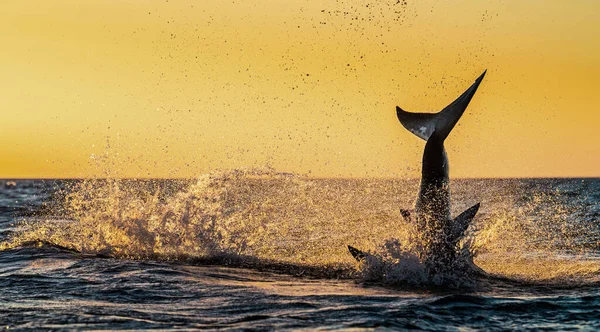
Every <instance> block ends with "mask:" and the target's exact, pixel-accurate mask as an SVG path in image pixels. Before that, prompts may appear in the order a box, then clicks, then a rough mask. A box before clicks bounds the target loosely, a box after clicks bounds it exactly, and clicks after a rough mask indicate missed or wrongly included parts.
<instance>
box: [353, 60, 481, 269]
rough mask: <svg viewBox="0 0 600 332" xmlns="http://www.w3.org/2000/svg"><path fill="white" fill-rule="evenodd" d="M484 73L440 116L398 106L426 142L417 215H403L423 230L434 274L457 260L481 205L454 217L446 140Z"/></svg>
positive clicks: (424, 257)
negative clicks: (452, 216)
mask: <svg viewBox="0 0 600 332" xmlns="http://www.w3.org/2000/svg"><path fill="white" fill-rule="evenodd" d="M485 73H486V72H485V71H484V72H483V74H481V76H479V77H478V78H477V80H475V83H473V85H471V87H469V88H468V89H467V90H466V91H465V92H464V93H463V94H462V95H460V97H458V98H457V99H456V100H455V101H453V102H452V103H451V104H450V105H448V106H446V107H445V108H444V109H443V110H441V111H440V112H438V113H411V112H406V111H404V110H403V109H401V108H400V107H397V106H396V114H397V116H398V120H400V123H401V124H402V125H403V126H404V128H406V129H408V131H410V132H411V133H413V134H415V135H416V136H417V137H419V138H421V139H423V140H425V141H426V142H427V143H426V144H425V151H424V152H423V165H422V172H421V188H420V190H419V197H418V199H417V202H416V205H415V209H414V212H412V213H411V211H408V210H403V209H401V210H400V212H401V214H402V216H403V217H404V218H405V219H406V220H407V221H410V222H414V223H416V225H417V227H418V228H419V229H420V231H421V233H422V234H421V235H422V237H423V239H424V245H423V251H422V252H421V259H422V260H423V261H424V262H425V263H426V264H428V265H429V266H430V267H432V271H434V272H435V271H439V270H441V269H444V268H445V267H449V266H451V265H452V263H453V262H454V261H455V260H456V258H457V255H458V248H457V247H458V243H459V242H460V240H461V239H462V238H463V237H464V235H465V232H466V230H467V228H468V227H469V224H470V223H471V221H472V220H473V218H474V217H475V214H477V211H478V210H479V206H480V204H479V203H477V204H475V205H474V206H472V207H470V208H469V209H467V210H466V211H464V212H463V213H461V214H460V215H458V216H457V217H456V218H454V219H452V218H451V216H450V185H449V184H450V183H449V178H448V157H447V155H446V150H445V148H444V141H445V140H446V138H447V137H448V135H449V134H450V132H451V131H452V129H453V128H454V126H455V125H456V123H457V122H458V120H459V119H460V117H461V116H462V114H463V113H464V112H465V110H466V108H467V106H468V105H469V102H470V101H471V99H472V98H473V95H474V94H475V92H476V91H477V88H478V87H479V84H480V83H481V81H482V80H483V77H484V76H485ZM413 214H414V216H413ZM348 250H349V251H350V254H352V256H353V257H354V258H355V259H356V260H358V261H361V260H364V259H365V258H366V257H367V254H366V253H364V252H363V251H361V250H358V249H356V248H354V247H351V246H348Z"/></svg>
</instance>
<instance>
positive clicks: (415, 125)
mask: <svg viewBox="0 0 600 332" xmlns="http://www.w3.org/2000/svg"><path fill="white" fill-rule="evenodd" d="M485 73H486V71H484V72H483V74H481V76H479V77H478V78H477V79H476V80H475V83H473V85H471V86H470V87H469V88H468V89H467V91H465V92H463V94H462V95H460V97H458V98H456V100H455V101H453V102H452V103H451V104H450V105H448V106H446V107H445V108H444V109H443V110H441V111H440V112H438V113H411V112H406V111H404V110H403V109H401V108H400V107H398V106H396V115H397V116H398V120H400V123H401V124H402V125H403V126H404V128H406V129H408V131H410V132H411V133H413V134H415V135H417V136H418V137H420V138H422V139H424V140H426V141H427V140H428V139H429V137H431V135H432V134H433V132H434V131H435V132H436V135H437V136H438V137H440V138H441V139H442V140H445V139H446V137H447V136H448V135H449V134H450V132H451V131H452V128H454V125H456V123H457V122H458V120H459V119H460V117H461V116H462V115H463V113H464V112H465V110H466V109H467V106H468V105H469V102H470V101H471V99H472V98H473V95H475V91H477V88H478V87H479V84H480V83H481V81H482V80H483V77H484V76H485Z"/></svg>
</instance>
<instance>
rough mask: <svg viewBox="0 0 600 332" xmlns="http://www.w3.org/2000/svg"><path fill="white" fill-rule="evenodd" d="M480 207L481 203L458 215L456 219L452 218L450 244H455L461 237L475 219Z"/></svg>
mask: <svg viewBox="0 0 600 332" xmlns="http://www.w3.org/2000/svg"><path fill="white" fill-rule="evenodd" d="M480 205H481V203H477V204H475V205H473V206H471V207H470V208H468V209H467V210H465V211H464V212H463V213H461V214H460V215H458V217H456V218H454V221H453V222H452V233H451V234H450V241H451V242H454V243H456V242H458V241H459V240H460V239H461V238H462V237H463V235H464V234H465V231H466V230H467V228H468V227H469V225H470V224H471V221H473V218H475V215H476V214H477V211H478V210H479V206H480Z"/></svg>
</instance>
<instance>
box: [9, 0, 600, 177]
mask: <svg viewBox="0 0 600 332" xmlns="http://www.w3.org/2000/svg"><path fill="white" fill-rule="evenodd" d="M406 1H407V2H406V3H405V4H404V3H403V2H402V1H401V2H399V3H397V1H396V0H392V1H388V0H381V1H365V0H356V1H352V0H339V1H325V2H323V1H314V0H286V1H282V0H263V1H222V0H204V1H176V0H168V1H150V0H148V1H139V0H138V1H134V0H130V1H121V0H120V1H117V0H114V1H106V0H91V1H79V0H54V1H26V0H22V1H2V3H1V4H0V29H1V31H2V34H1V35H0V43H1V47H0V73H2V75H0V89H1V90H0V91H2V92H1V93H0V96H1V98H0V111H1V112H2V118H1V119H2V121H1V122H0V177H1V178H17V177H18V178H20V177H36V178H38V177H82V176H83V177H94V176H106V175H109V176H126V177H148V176H151V177H174V176H177V177H180V176H196V175H199V174H201V173H205V172H207V171H210V170H213V169H222V168H240V167H262V166H267V165H268V166H271V167H273V168H275V169H276V170H279V171H287V172H298V173H310V175H312V176H358V177H374V176H377V177H379V176H383V177H388V176H393V177H398V176H402V177H404V176H408V177H413V176H418V175H419V169H420V159H421V154H422V150H423V146H424V143H423V142H422V141H421V140H419V139H418V138H416V137H414V136H413V135H412V134H410V133H408V132H407V131H406V130H405V129H403V128H402V126H401V125H400V124H399V123H398V122H397V120H396V116H395V106H396V105H399V106H401V107H403V108H404V109H406V110H408V111H415V112H419V111H420V112H423V111H434V110H439V109H441V108H442V107H444V106H446V105H447V104H448V103H449V102H450V101H452V100H453V99H454V98H455V97H456V96H458V95H459V94H460V93H461V92H462V91H463V90H464V89H466V88H467V87H468V86H469V85H470V84H471V83H472V82H473V81H474V79H475V78H476V77H477V76H478V75H479V74H481V72H482V71H483V70H484V69H488V74H487V75H486V77H485V80H484V82H483V83H482V85H481V86H480V88H479V91H478V92H477V95H476V96H475V98H474V99H473V101H472V103H471V105H470V107H469V108H468V109H467V113H466V114H465V116H464V117H463V118H462V119H461V121H460V122H459V126H458V127H457V128H456V129H455V130H454V131H453V133H452V134H451V136H450V137H449V139H448V140H447V141H446V142H447V144H446V146H447V149H448V154H449V158H450V165H451V176H452V177H538V176H544V177H545V176H558V177H562V176H600V147H599V146H600V145H599V144H598V143H599V142H600V130H598V129H597V127H598V125H600V115H599V114H600V93H598V88H599V87H600V52H599V51H600V43H598V41H597V40H598V36H599V35H600V23H598V22H599V21H598V20H597V17H598V16H599V14H600V11H599V9H600V2H598V1H595V0H588V1H586V0H581V1H576V2H558V1H545V0H531V1H517V0H513V1H431V0H429V1H418V2H416V1H411V0H406Z"/></svg>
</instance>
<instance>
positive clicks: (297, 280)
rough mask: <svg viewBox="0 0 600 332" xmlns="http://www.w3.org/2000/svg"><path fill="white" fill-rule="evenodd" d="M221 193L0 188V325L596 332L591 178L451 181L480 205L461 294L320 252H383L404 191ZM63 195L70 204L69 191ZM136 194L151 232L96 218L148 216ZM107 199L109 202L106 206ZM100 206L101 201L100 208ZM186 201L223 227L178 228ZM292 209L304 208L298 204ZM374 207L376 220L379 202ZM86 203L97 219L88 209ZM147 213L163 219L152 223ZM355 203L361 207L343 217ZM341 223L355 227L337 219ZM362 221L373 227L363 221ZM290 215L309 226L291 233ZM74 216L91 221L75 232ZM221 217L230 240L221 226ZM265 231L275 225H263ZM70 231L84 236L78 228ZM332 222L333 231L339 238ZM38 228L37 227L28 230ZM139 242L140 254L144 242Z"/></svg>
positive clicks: (310, 186) (299, 183)
mask: <svg viewBox="0 0 600 332" xmlns="http://www.w3.org/2000/svg"><path fill="white" fill-rule="evenodd" d="M228 179H229V178H228ZM230 180H231V179H229V180H227V181H230ZM227 181H225V182H227ZM231 181H234V182H236V181H237V182H236V183H237V185H236V186H231V185H229V184H224V185H223V184H222V183H221V182H219V184H218V185H217V186H216V187H215V186H214V182H213V186H212V187H211V186H208V187H206V186H204V187H201V188H212V189H215V188H217V189H218V190H219V193H221V194H220V195H221V196H218V198H215V197H212V196H210V195H208V194H207V196H206V197H204V196H202V195H199V194H198V192H197V191H198V190H200V189H199V188H196V187H191V189H190V185H191V184H190V183H191V182H190V183H186V182H185V181H179V182H176V181H173V182H169V181H163V182H160V181H154V182H153V181H145V182H143V181H138V183H137V184H136V185H135V190H133V191H131V190H129V191H126V190H124V189H119V192H124V191H126V195H123V196H119V194H115V192H114V191H110V193H109V194H107V192H105V191H101V190H99V191H94V190H92V191H89V188H88V191H87V192H86V193H85V194H86V195H84V196H85V197H86V200H87V202H88V203H90V202H93V204H91V203H90V205H83V206H82V205H81V204H79V203H78V204H79V205H78V204H75V205H73V202H74V201H77V198H78V197H81V195H82V191H81V187H77V188H76V189H74V188H75V187H74V186H73V183H76V182H77V181H71V182H69V181H66V182H65V181H50V180H46V181H39V180H35V181H34V180H17V181H14V183H12V181H5V180H2V181H0V185H1V187H0V230H1V232H2V233H1V240H2V241H3V251H0V326H4V327H6V328H10V329H11V330H12V329H30V330H39V329H53V330H73V329H81V330H92V329H101V330H139V329H161V330H162V329H188V330H189V329H257V330H273V329H277V330H282V329H308V330H314V329H372V328H389V329H394V330H398V329H424V330H435V331H438V330H464V329H467V330H468V329H475V330H482V329H483V330H525V329H531V330H540V329H542V330H559V331H564V330H597V329H600V290H599V289H598V288H599V287H598V286H600V283H599V275H600V272H599V271H600V260H599V259H598V243H599V242H600V237H599V236H598V234H599V232H598V228H597V227H598V221H599V215H600V205H599V201H600V180H599V179H555V180H547V179H540V180H510V179H509V180H462V181H455V182H454V183H453V184H452V185H453V186H454V187H455V188H456V189H455V190H454V192H453V194H454V196H453V201H455V204H457V205H458V207H457V209H460V208H462V206H467V205H469V203H470V202H471V201H472V200H473V199H476V198H479V200H480V201H481V202H482V206H484V207H485V206H487V208H485V209H482V212H481V216H480V217H479V219H478V224H477V225H476V227H474V230H473V237H474V239H475V240H476V242H477V241H478V243H479V247H478V248H479V249H478V252H477V256H476V258H475V262H476V263H477V264H478V265H480V266H481V267H482V268H483V269H485V270H486V271H488V272H489V273H490V275H488V276H480V277H478V278H477V279H476V280H470V281H469V283H468V285H467V286H464V285H460V284H459V285H458V286H457V284H456V283H454V282H453V283H449V284H448V285H445V284H443V283H442V284H439V283H438V284H428V283H427V282H425V283H411V282H406V279H403V278H402V277H400V278H399V279H398V276H395V277H394V278H392V277H391V274H392V273H391V272H389V271H388V272H386V273H387V275H385V276H384V275H382V276H379V278H374V279H373V278H366V277H365V274H364V273H362V271H361V266H360V265H358V264H356V263H354V262H353V261H352V259H351V257H349V255H348V254H347V253H346V252H345V248H340V249H338V248H332V249H331V252H328V251H327V250H328V249H327V248H328V247H333V246H335V245H334V244H335V243H337V241H338V238H339V243H345V242H347V241H348V239H349V238H350V239H352V238H354V239H355V241H357V242H359V243H360V244H362V245H364V246H369V242H368V241H367V240H361V237H360V236H361V234H363V235H364V238H365V239H369V238H375V240H373V243H374V244H373V245H374V246H376V245H377V242H381V241H383V240H385V235H382V234H385V233H386V232H387V230H385V229H379V228H381V227H386V225H387V224H388V223H392V221H389V220H388V219H387V218H390V220H393V219H391V218H395V216H394V213H395V212H394V211H395V209H396V208H395V207H394V206H397V205H403V204H410V203H411V202H410V198H407V199H406V200H404V199H402V198H400V199H398V198H397V197H398V195H400V196H402V195H406V197H412V195H414V193H415V192H416V191H415V190H413V189H414V188H413V187H415V186H416V184H415V183H414V181H400V180H310V179H292V180H282V181H284V182H282V183H285V184H284V185H281V186H279V187H278V185H275V184H273V183H272V182H270V180H268V179H267V180H265V179H254V178H253V179H240V178H239V177H238V178H235V179H234V180H231ZM290 181H291V182H290ZM240 183H243V185H241V184H240ZM265 183H268V184H265ZM157 188H161V190H160V193H157ZM223 188H227V190H222V189H223ZM324 188H326V190H325V189H324ZM402 188H407V189H402ZM473 188H475V189H473ZM212 189H211V190H212ZM234 189H235V190H234ZM207 190H208V189H207ZM236 190H237V191H236ZM404 190H406V193H404ZM73 192H75V193H76V195H75V196H73V195H70V194H71V193H73ZM207 192H208V191H207ZM223 192H227V195H224V194H223ZM145 193H147V194H148V197H154V198H143V199H156V201H157V203H156V204H155V205H152V209H154V210H152V211H153V212H148V213H149V214H148V215H147V216H149V217H147V219H148V220H138V219H135V218H133V217H127V218H126V217H125V215H126V214H127V213H133V212H127V211H130V210H128V209H129V208H130V207H128V208H120V209H115V210H113V209H112V208H108V207H111V206H112V207H114V206H121V207H122V206H123V204H125V203H124V202H126V203H127V204H133V205H132V206H136V209H137V210H139V211H142V210H148V209H150V207H148V205H146V206H143V207H140V206H138V205H136V204H138V203H139V201H137V200H133V199H132V198H131V197H132V195H139V196H140V197H141V196H144V195H145ZM189 193H194V194H193V195H191V196H190V195H188V194H189ZM244 193H246V194H247V193H251V194H252V195H249V196H246V194H244ZM184 194H185V195H188V196H185V199H183V198H182V195H184ZM117 196H119V197H121V198H120V199H119V200H115V199H114V198H115V197H117ZM280 196H283V197H284V198H285V199H283V201H282V202H281V204H283V205H284V206H289V207H290V208H289V209H287V210H286V211H281V208H280V205H278V204H279V203H278V204H275V203H267V202H271V201H272V199H273V197H280ZM123 197H128V199H127V200H123ZM211 197H212V198H211ZM247 197H250V198H248V199H246V198H247ZM252 197H254V200H258V201H260V202H261V203H260V204H258V203H256V201H254V200H253V199H252ZM385 197H387V198H385ZM394 197H396V198H394ZM402 197H404V196H402ZM100 199H101V200H102V201H101V202H102V204H101V202H100V201H96V200H100ZM143 199H142V200H143ZM386 199H387V200H386ZM190 200H207V201H208V202H210V203H211V204H216V203H218V202H221V204H220V205H218V207H219V209H221V210H218V213H217V212H214V211H213V212H214V213H217V214H216V215H218V216H220V217H219V218H221V219H218V218H217V219H214V218H212V219H211V218H209V219H206V218H205V216H204V215H203V216H201V217H200V216H198V217H196V219H195V218H193V217H191V216H190V215H193V214H194V213H195V212H194V211H197V210H194V209H191V208H190V207H189V206H190V204H191V203H187V207H186V208H185V209H184V211H187V212H185V213H188V215H185V213H183V214H184V215H185V218H184V217H183V216H180V215H179V214H178V213H180V212H178V211H179V210H177V209H178V208H177V207H178V206H179V205H178V204H179V202H190ZM219 200H221V201H219ZM298 200H299V201H300V203H301V204H300V203H298V206H296V205H295V204H296V203H295V202H296V201H298ZM107 201H110V204H108V203H107V204H108V205H106V204H105V203H106V202H107ZM378 201H380V202H381V204H382V206H384V207H385V208H381V207H379V206H377V205H376V204H375V203H376V202H378ZM462 201H464V202H465V203H464V204H462V203H461V202H462ZM65 202H69V203H68V204H67V203H65ZM144 202H146V203H148V202H149V201H148V200H146V201H144ZM306 202H312V203H311V204H313V205H310V206H309V205H308V203H306ZM103 204H104V205H103ZM148 204H149V203H148ZM269 204H270V205H269ZM388 205H389V208H388V207H387V206H388ZM74 206H77V208H74ZM107 206H108V207H107ZM207 206H208V205H202V208H203V209H204V210H202V211H204V212H205V213H206V215H208V214H209V212H210V211H212V210H210V211H209V209H208V208H207ZM210 206H211V207H213V208H215V209H216V207H215V206H216V205H210ZM94 207H95V208H98V209H103V211H93V208H94ZM159 207H161V208H164V209H166V210H165V211H167V210H168V211H167V212H164V211H162V210H161V212H160V213H159V212H157V211H156V209H158V208H159ZM333 207H337V210H335V211H334V210H333ZM356 207H360V209H359V210H360V211H358V210H352V209H353V208H356ZM73 209H75V210H76V211H74V210H73ZM107 209H108V210H110V211H106V210H107ZM338 210H339V211H338ZM139 211H138V212H139ZM249 211H254V212H252V213H251V212H249ZM507 211H508V212H509V213H506V212H507ZM100 212H102V213H100ZM213 212H210V213H213ZM238 214H239V215H238ZM132 215H133V214H132ZM257 215H261V216H263V215H264V216H265V219H264V220H266V221H265V222H266V223H267V225H270V227H266V228H265V230H266V231H263V230H261V231H260V232H258V231H255V229H256V228H259V226H258V225H255V224H250V225H248V223H249V222H248V221H249V220H251V221H252V222H255V221H256V220H258V219H256V216H257ZM348 215H352V216H355V217H356V218H350V219H352V220H350V219H344V218H346V216H348ZM365 215H366V216H367V217H370V219H369V220H366V221H365ZM506 215H513V216H517V217H518V218H510V217H506ZM107 216H113V217H111V218H112V219H111V218H109V217H107ZM136 216H138V215H137V214H136ZM155 216H162V217H161V218H162V219H160V218H158V219H160V220H158V221H157V223H158V224H160V225H163V226H161V227H164V228H158V227H155V226H154V224H153V222H154V221H153V220H154V219H155ZM164 216H171V217H164ZM173 216H175V217H173ZM298 216H301V217H302V218H303V220H307V223H308V225H300V224H299V223H298V219H300V218H298ZM324 216H327V218H325V217H324ZM238 217H239V218H238ZM78 218H79V219H78ZM86 218H90V219H93V218H97V219H96V220H95V222H92V221H90V223H89V224H86V222H88V220H87V219H86ZM169 218H170V219H169ZM198 218H199V219H198ZM202 218H204V219H202ZM311 218H312V219H311ZM354 219H356V220H354ZM116 220H118V223H117V221H116ZM181 220H184V221H185V223H182V221H181ZM198 220H202V221H203V222H205V223H211V222H212V223H213V224H212V225H213V226H212V227H213V228H210V232H209V231H206V229H207V228H206V226H205V225H204V224H200V223H199V222H197V221H198ZM222 220H226V221H227V222H226V223H225V222H223V225H229V226H227V227H228V228H227V227H225V226H223V225H221V224H219V222H221V221H222ZM261 220H262V219H261ZM280 220H286V221H285V222H280ZM308 220H311V221H310V222H308ZM353 220H354V221H353ZM175 221H178V222H179V223H175ZM234 221H236V222H238V223H237V224H235V223H234ZM273 222H278V223H277V224H269V223H273ZM352 222H354V224H353V223H352ZM76 223H81V224H84V225H85V227H80V228H77V227H75V226H74V225H75V224H76ZM126 223H138V224H141V225H142V226H140V227H135V228H132V227H129V226H128V225H126ZM338 223H340V224H342V226H340V227H339V228H336V226H335V225H337V224H338ZM233 224H234V226H231V225H233ZM36 225H38V226H39V225H45V226H44V227H45V228H44V229H36V230H35V231H32V229H34V228H35V227H36ZM115 225H118V227H116V228H114V229H111V231H106V232H105V231H104V228H106V227H109V226H110V227H113V226H115ZM190 225H195V226H194V227H196V228H191V226H190ZM215 225H216V226H215ZM360 225H362V226H360ZM365 225H367V226H369V227H365ZM96 226H98V228H94V227H96ZM128 227H129V228H128ZM223 227H225V228H223ZM247 227H250V228H247ZM296 227H303V228H301V229H299V230H298V229H296ZM183 228H186V229H187V233H185V232H183V231H182V229H183ZM115 229H116V230H115ZM119 229H120V230H122V231H123V233H119V232H120V231H118V230H119ZM192 229H193V231H192ZM167 230H168V231H171V232H176V233H177V234H179V236H178V237H176V240H169V241H167V240H164V238H165V237H167V236H168V234H170V233H168V232H167ZM199 230H202V231H199ZM216 230H218V232H217V231H216ZM103 232H105V233H103ZM215 232H216V233H215ZM345 232H346V233H345ZM209 233H210V234H212V235H211V236H214V234H218V240H219V241H220V242H215V243H216V244H215V243H212V242H211V245H210V246H208V247H207V246H202V247H193V244H188V243H187V242H186V241H187V239H192V240H194V241H196V242H198V243H206V242H207V241H208V240H207V239H208V238H209V237H208V236H207V234H209ZM365 233H366V234H365ZM369 233H370V234H369ZM110 234H118V235H119V237H118V238H117V236H116V235H115V238H114V239H113V238H111V237H110V236H109V235H110ZM140 234H141V235H140ZM348 234H349V235H348ZM346 235H348V236H346ZM149 236H150V237H151V238H152V241H151V242H148V241H147V240H144V239H147V238H148V237H149ZM511 238H512V239H511ZM34 239H35V241H34ZM211 239H213V240H214V238H211ZM240 239H243V240H244V241H241V240H240ZM144 241H145V242H144ZM194 241H192V242H194ZM361 241H362V242H361ZM241 242H243V243H241ZM149 243H150V244H149ZM240 243H241V244H240ZM318 243H327V246H326V247H319V246H318ZM234 244H235V245H234ZM207 248H209V249H210V250H208V249H207ZM232 248H233V249H232ZM517 248H518V249H517ZM234 249H235V250H234ZM232 250H234V251H235V252H234V251H232ZM317 251H318V252H317ZM516 251H518V253H517V252H516ZM306 252H312V253H314V255H312V256H311V255H306V254H305V253H306ZM328 257H331V259H329V258H328ZM394 271H395V272H397V273H400V272H403V271H407V270H402V269H400V270H394ZM398 280H401V281H402V282H397V281H398Z"/></svg>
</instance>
